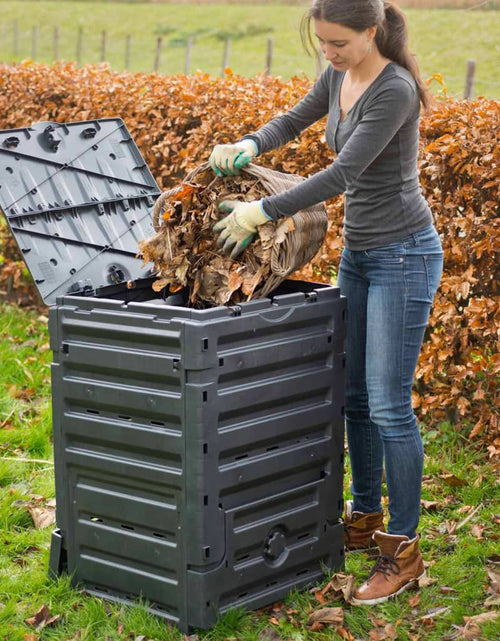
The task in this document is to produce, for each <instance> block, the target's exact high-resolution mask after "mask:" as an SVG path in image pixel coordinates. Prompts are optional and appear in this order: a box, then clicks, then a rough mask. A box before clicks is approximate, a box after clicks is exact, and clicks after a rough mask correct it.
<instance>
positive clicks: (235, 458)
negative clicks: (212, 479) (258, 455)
mask: <svg viewBox="0 0 500 641" xmlns="http://www.w3.org/2000/svg"><path fill="white" fill-rule="evenodd" d="M244 458H248V454H240V455H239V456H235V457H234V460H235V461H241V459H244Z"/></svg>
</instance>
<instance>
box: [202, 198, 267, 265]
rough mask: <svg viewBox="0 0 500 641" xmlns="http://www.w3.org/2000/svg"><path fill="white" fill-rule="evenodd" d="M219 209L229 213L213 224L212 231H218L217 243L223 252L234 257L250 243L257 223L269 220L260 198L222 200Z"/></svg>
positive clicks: (260, 223)
mask: <svg viewBox="0 0 500 641" xmlns="http://www.w3.org/2000/svg"><path fill="white" fill-rule="evenodd" d="M219 209H220V210H221V211H226V212H230V213H229V216H226V217H225V218H223V219H222V220H219V222H218V223H216V224H215V225H214V231H216V232H220V236H219V238H218V239H217V245H218V246H219V247H222V251H223V252H224V253H225V254H227V253H229V252H231V258H236V256H238V255H239V254H241V252H242V251H243V250H244V249H245V247H247V245H249V244H250V243H251V241H252V239H253V237H254V235H255V233H256V232H257V227H258V226H259V225H263V224H264V223H267V222H268V221H269V220H271V217H270V216H268V215H267V214H266V212H265V211H264V208H263V206H262V200H253V201H251V202H241V201H237V200H224V201H222V202H221V203H220V205H219Z"/></svg>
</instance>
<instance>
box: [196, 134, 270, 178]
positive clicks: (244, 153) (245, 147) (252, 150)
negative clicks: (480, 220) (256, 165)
mask: <svg viewBox="0 0 500 641" xmlns="http://www.w3.org/2000/svg"><path fill="white" fill-rule="evenodd" d="M257 152H258V149H257V143H255V142H254V141H253V140H250V139H249V138H246V139H245V140H241V141H240V142H237V143H236V144H235V145H215V147H214V149H213V151H212V153H211V154H210V158H209V159H208V162H209V163H210V167H212V169H213V170H214V172H215V173H216V174H217V176H234V175H235V174H239V172H240V169H241V168H242V167H244V166H245V165H248V163H249V162H251V160H252V159H253V158H255V156H256V155H257Z"/></svg>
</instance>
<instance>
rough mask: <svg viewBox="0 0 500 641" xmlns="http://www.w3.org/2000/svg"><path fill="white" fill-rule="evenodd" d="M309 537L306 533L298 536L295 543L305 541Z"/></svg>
mask: <svg viewBox="0 0 500 641" xmlns="http://www.w3.org/2000/svg"><path fill="white" fill-rule="evenodd" d="M309 536H310V533H309V532H306V533H305V534H299V536H298V537H297V541H300V540H302V539H307V538H308V537H309Z"/></svg>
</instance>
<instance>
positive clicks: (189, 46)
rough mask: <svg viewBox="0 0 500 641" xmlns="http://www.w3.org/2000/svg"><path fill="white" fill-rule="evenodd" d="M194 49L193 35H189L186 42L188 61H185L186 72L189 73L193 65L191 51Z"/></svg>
mask: <svg viewBox="0 0 500 641" xmlns="http://www.w3.org/2000/svg"><path fill="white" fill-rule="evenodd" d="M192 50H193V37H192V36H189V38H188V39H187V44H186V61H185V63H184V73H185V74H186V76H188V75H189V67H190V66H191V52H192Z"/></svg>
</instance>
